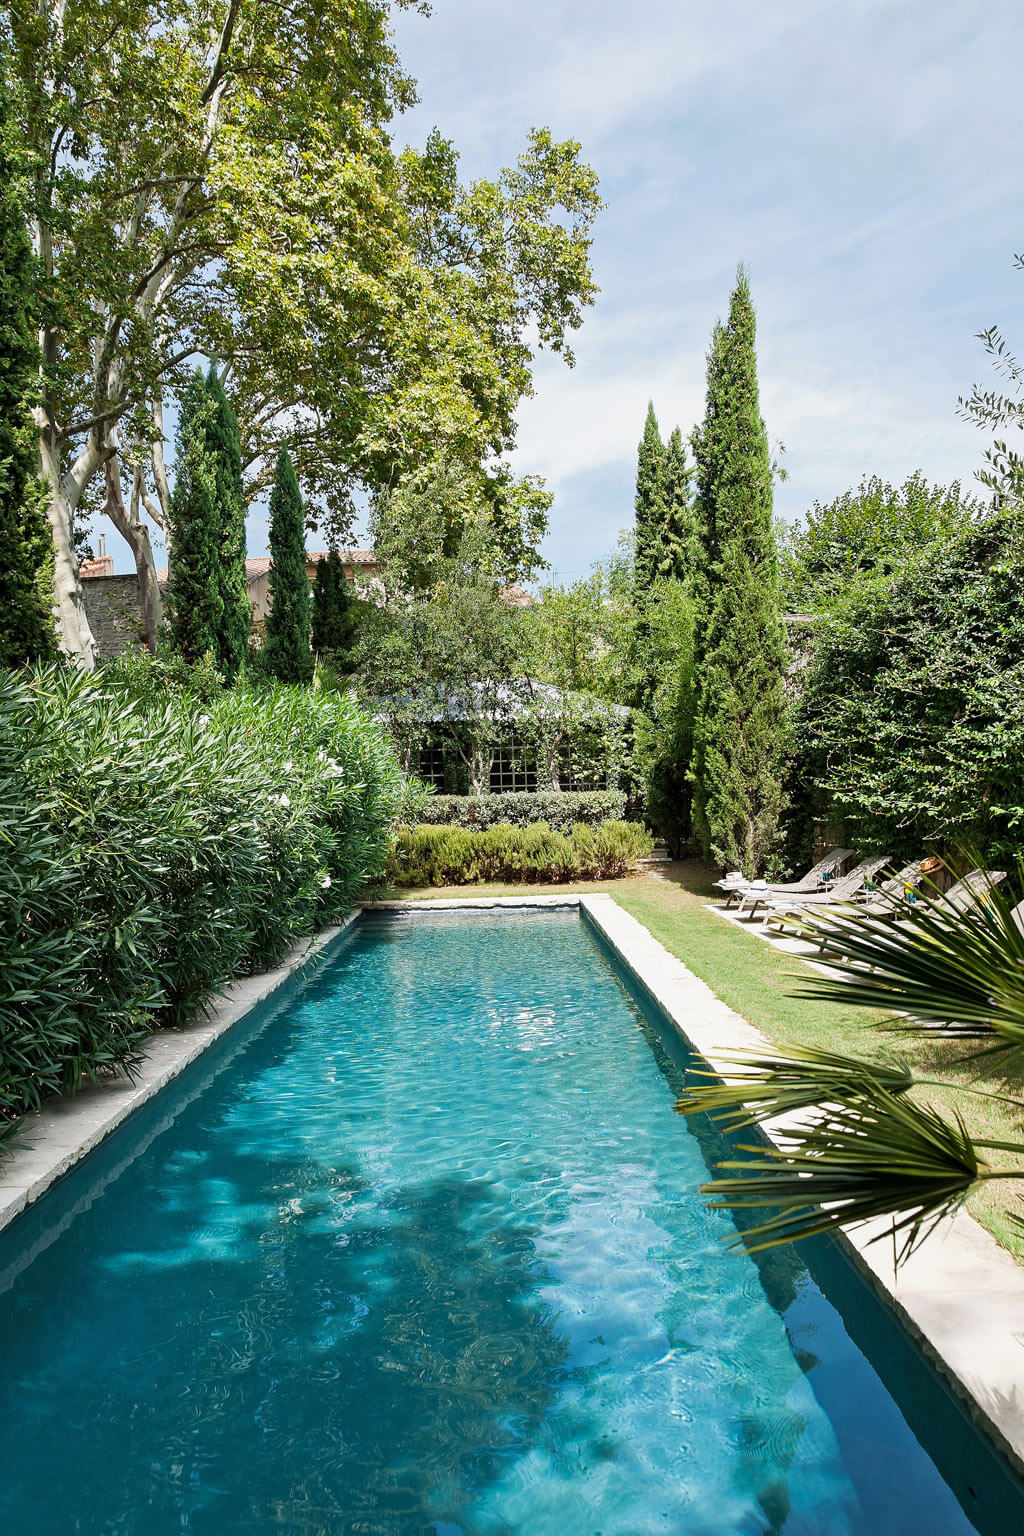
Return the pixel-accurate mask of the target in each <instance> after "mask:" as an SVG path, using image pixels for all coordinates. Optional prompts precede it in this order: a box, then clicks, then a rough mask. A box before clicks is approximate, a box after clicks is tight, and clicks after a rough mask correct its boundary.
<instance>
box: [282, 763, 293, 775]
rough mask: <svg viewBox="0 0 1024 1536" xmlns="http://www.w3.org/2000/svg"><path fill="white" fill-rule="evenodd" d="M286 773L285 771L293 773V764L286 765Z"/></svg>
mask: <svg viewBox="0 0 1024 1536" xmlns="http://www.w3.org/2000/svg"><path fill="white" fill-rule="evenodd" d="M284 771H285V773H291V771H292V765H291V763H285V765H284Z"/></svg>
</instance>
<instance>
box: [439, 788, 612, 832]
mask: <svg viewBox="0 0 1024 1536" xmlns="http://www.w3.org/2000/svg"><path fill="white" fill-rule="evenodd" d="M625 813H626V796H625V794H624V793H623V791H622V790H621V789H588V790H562V791H559V790H555V789H545V790H538V791H537V792H536V793H533V794H527V793H525V792H523V791H516V792H512V791H508V792H506V793H504V794H498V795H432V796H431V797H430V799H429V800H428V801H426V802H425V804H423V806H422V807H421V808H420V813H419V817H418V820H419V822H420V824H421V825H427V824H429V825H431V826H450V827H472V828H474V829H476V830H478V831H479V830H481V829H484V828H487V827H495V826H498V825H499V824H501V825H505V826H510V827H530V826H535V825H537V824H538V823H540V822H543V823H544V825H545V826H547V827H550V828H551V829H552V830H553V831H555V832H566V833H567V832H569V831H570V829H571V828H572V827H574V826H577V825H579V824H580V823H585V824H586V825H587V826H597V825H598V823H600V822H602V821H621V820H622V818H623V816H624V815H625Z"/></svg>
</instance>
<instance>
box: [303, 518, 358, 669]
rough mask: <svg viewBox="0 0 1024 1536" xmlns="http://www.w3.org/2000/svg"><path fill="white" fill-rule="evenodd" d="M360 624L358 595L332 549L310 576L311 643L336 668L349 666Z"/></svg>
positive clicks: (348, 667) (317, 564) (347, 667)
mask: <svg viewBox="0 0 1024 1536" xmlns="http://www.w3.org/2000/svg"><path fill="white" fill-rule="evenodd" d="M358 625H359V608H358V599H357V598H356V597H355V595H354V593H353V590H352V583H351V582H350V581H348V579H347V578H346V576H345V568H344V566H343V565H342V563H341V556H340V555H339V554H338V551H337V550H336V549H332V550H331V551H330V552H329V554H328V555H327V557H326V559H323V560H318V561H317V563H316V574H315V576H314V580H313V629H312V645H313V650H314V651H315V652H316V654H317V656H318V657H321V658H324V659H325V660H326V661H327V662H328V664H329V665H330V666H332V667H333V668H335V670H336V671H338V672H341V673H345V672H350V671H351V670H352V667H351V655H350V653H351V650H352V646H353V642H354V640H355V635H356V630H357V628H358Z"/></svg>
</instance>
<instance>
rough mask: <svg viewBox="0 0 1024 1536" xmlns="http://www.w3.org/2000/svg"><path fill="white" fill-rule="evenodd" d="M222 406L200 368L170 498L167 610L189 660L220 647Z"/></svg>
mask: <svg viewBox="0 0 1024 1536" xmlns="http://www.w3.org/2000/svg"><path fill="white" fill-rule="evenodd" d="M216 415H217V407H216V404H215V402H214V401H213V399H212V398H211V396H210V393H209V391H208V390H207V388H206V384H205V382H204V380H203V375H202V373H201V372H200V371H199V369H198V368H197V369H196V371H195V373H194V374H193V375H192V378H191V379H190V380H189V384H188V388H187V389H186V390H185V394H184V396H183V398H182V402H181V415H180V417H179V421H178V452H177V476H176V479H175V483H174V496H173V499H172V502H171V544H170V551H169V555H168V562H167V612H168V617H169V620H170V631H171V640H172V643H173V645H174V648H175V649H176V650H177V651H178V652H179V653H180V654H181V656H182V657H183V658H184V659H185V660H186V661H187V662H190V663H195V662H198V661H200V660H201V659H202V657H203V656H204V655H205V654H206V652H207V651H209V652H211V653H212V654H213V655H214V656H215V657H219V655H220V652H221V638H220V637H221V626H222V621H223V616H224V599H223V595H222V579H221V544H222V530H221V516H220V507H219V502H218V496H217V492H218V465H217V461H216V459H215V457H214V454H213V453H212V451H211V438H212V435H213V431H214V422H215V419H216Z"/></svg>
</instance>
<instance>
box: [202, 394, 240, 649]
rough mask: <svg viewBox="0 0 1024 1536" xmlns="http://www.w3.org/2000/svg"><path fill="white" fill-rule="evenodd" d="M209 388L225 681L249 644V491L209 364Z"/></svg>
mask: <svg viewBox="0 0 1024 1536" xmlns="http://www.w3.org/2000/svg"><path fill="white" fill-rule="evenodd" d="M206 390H207V393H208V394H209V396H210V399H211V400H212V402H213V407H214V409H213V415H212V416H211V419H210V426H209V432H208V445H209V451H210V458H211V460H212V463H213V469H214V474H215V476H216V481H217V506H218V511H219V514H220V551H219V555H220V558H219V567H218V580H219V585H220V599H221V616H220V625H219V629H218V634H217V664H218V666H219V668H220V670H221V672H223V674H224V676H225V677H228V678H231V677H234V676H235V674H236V673H237V671H238V669H239V667H240V666H241V665H242V662H243V661H244V660H245V657H246V652H247V650H248V646H249V623H250V618H251V609H250V606H249V596H248V593H247V591H246V584H245V492H244V488H243V485H242V445H241V443H240V441H239V437H238V422H237V420H236V419H235V413H234V411H233V410H232V409H231V404H230V402H229V400H228V397H227V395H226V394H225V393H224V386H223V384H222V383H221V381H220V379H219V377H218V375H217V370H216V369H215V368H214V367H213V366H212V365H211V367H210V371H209V373H208V374H207V376H206Z"/></svg>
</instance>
